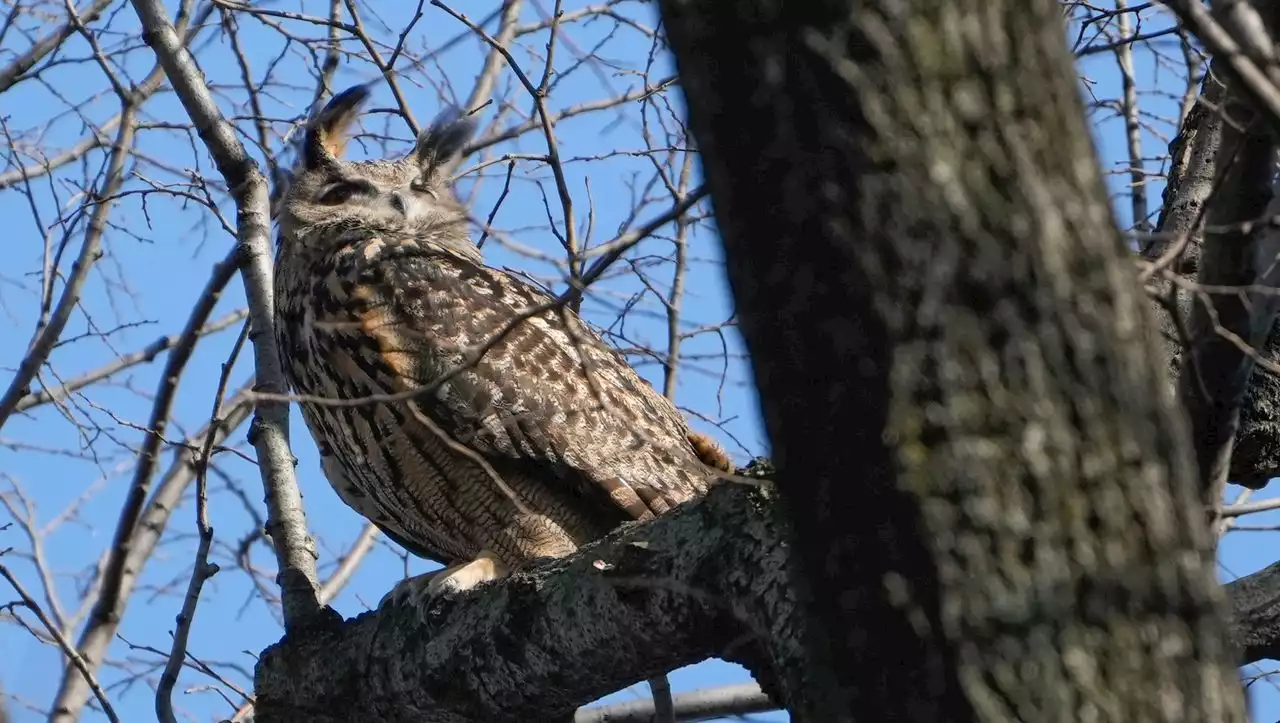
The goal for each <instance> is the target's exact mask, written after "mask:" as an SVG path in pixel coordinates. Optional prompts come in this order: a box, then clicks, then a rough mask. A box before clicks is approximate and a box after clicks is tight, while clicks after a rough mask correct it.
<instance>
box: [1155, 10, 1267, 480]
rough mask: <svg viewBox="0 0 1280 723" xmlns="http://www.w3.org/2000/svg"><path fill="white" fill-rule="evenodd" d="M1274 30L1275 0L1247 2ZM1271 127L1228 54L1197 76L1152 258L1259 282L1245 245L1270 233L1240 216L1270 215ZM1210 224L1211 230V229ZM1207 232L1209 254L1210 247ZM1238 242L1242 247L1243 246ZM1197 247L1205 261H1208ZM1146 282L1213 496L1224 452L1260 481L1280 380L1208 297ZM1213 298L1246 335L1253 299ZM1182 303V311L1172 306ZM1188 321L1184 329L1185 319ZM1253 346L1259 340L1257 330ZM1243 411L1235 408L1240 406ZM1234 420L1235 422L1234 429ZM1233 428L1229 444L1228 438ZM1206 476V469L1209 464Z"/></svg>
mask: <svg viewBox="0 0 1280 723" xmlns="http://www.w3.org/2000/svg"><path fill="white" fill-rule="evenodd" d="M1252 5H1253V6H1254V7H1255V8H1256V9H1257V10H1258V11H1259V18H1260V19H1261V21H1262V23H1263V24H1264V25H1265V28H1266V30H1267V31H1268V33H1269V34H1270V35H1271V36H1272V37H1275V36H1276V31H1277V30H1278V29H1280V2H1277V0H1259V1H1258V2H1254V3H1252ZM1272 144H1273V141H1272V139H1271V134H1270V126H1269V125H1268V123H1266V122H1263V120H1262V119H1260V118H1259V114H1258V112H1257V111H1256V110H1255V108H1254V104H1253V103H1252V102H1251V101H1250V100H1249V99H1248V97H1247V95H1246V94H1245V93H1244V92H1243V91H1242V90H1241V88H1240V87H1239V83H1238V82H1236V81H1235V80H1234V79H1233V74H1232V73H1231V70H1230V62H1229V59H1227V58H1223V57H1215V58H1214V59H1213V61H1212V62H1211V63H1210V64H1209V70H1208V72H1207V73H1206V74H1205V77H1204V80H1203V81H1202V82H1201V86H1200V96H1199V98H1197V100H1196V103H1195V105H1194V106H1192V108H1191V110H1190V112H1188V114H1187V117H1186V118H1185V119H1184V120H1183V123H1182V128H1181V129H1180V130H1179V133H1178V135H1177V137H1176V138H1175V139H1174V141H1173V143H1171V144H1170V154H1171V156H1172V164H1171V166H1170V169H1169V178H1168V184H1167V185H1166V186H1165V191H1164V199H1163V200H1164V204H1163V206H1164V208H1163V210H1162V211H1161V214H1160V219H1159V223H1158V224H1157V227H1156V234H1157V235H1156V237H1155V238H1154V239H1153V241H1152V243H1150V244H1148V245H1146V246H1145V247H1144V248H1143V249H1142V255H1143V257H1144V258H1146V259H1147V260H1149V261H1153V262H1159V261H1160V259H1161V257H1162V256H1163V255H1165V254H1166V253H1168V252H1170V251H1172V252H1174V253H1176V254H1177V257H1176V258H1170V259H1169V260H1167V261H1165V262H1163V265H1164V268H1166V269H1167V270H1168V271H1170V272H1173V273H1176V274H1178V275H1179V277H1180V278H1182V279H1185V280H1188V281H1198V282H1200V283H1204V284H1215V285H1228V286H1229V285H1239V284H1240V283H1241V282H1243V283H1244V284H1251V283H1253V282H1254V280H1255V277H1256V276H1257V275H1258V274H1257V269H1255V268H1254V266H1255V264H1254V256H1255V255H1254V254H1251V253H1248V251H1249V250H1250V246H1251V244H1249V243H1248V242H1249V241H1251V240H1253V239H1252V238H1251V237H1252V236H1254V235H1255V234H1262V233H1269V234H1270V235H1273V236H1274V231H1272V230H1270V229H1266V228H1259V227H1255V228H1253V229H1252V232H1253V233H1249V234H1244V233H1240V230H1239V229H1240V226H1239V224H1240V223H1242V222H1249V221H1254V220H1256V219H1258V218H1259V217H1260V216H1262V215H1263V211H1264V209H1265V208H1266V204H1267V202H1268V200H1269V199H1270V198H1271V174H1270V167H1271V162H1270V152H1271V146H1272ZM1206 223H1207V224H1208V225H1209V227H1210V228H1211V229H1213V230H1216V233H1209V234H1205V233H1204V232H1203V231H1204V225H1205V224H1206ZM1206 235H1207V237H1208V238H1207V241H1208V246H1209V248H1208V252H1207V254H1205V253H1204V251H1203V249H1204V247H1205V243H1206ZM1242 252H1243V253H1242ZM1202 256H1203V257H1204V258H1203V261H1204V263H1203V264H1202ZM1151 285H1152V286H1153V287H1154V288H1156V289H1157V290H1158V291H1159V293H1160V294H1161V296H1163V297H1165V299H1166V301H1165V302H1163V303H1162V304H1157V305H1156V308H1157V318H1158V320H1159V323H1160V327H1161V329H1162V332H1163V334H1164V336H1165V339H1166V347H1165V349H1166V354H1167V355H1168V358H1169V362H1170V366H1171V368H1172V369H1173V370H1174V373H1175V375H1177V376H1178V377H1179V379H1178V381H1179V384H1181V385H1182V389H1183V393H1184V397H1183V399H1184V400H1185V401H1186V404H1187V408H1188V413H1189V416H1190V418H1191V419H1192V420H1193V432H1192V438H1193V441H1194V443H1195V447H1196V450H1197V456H1198V457H1199V458H1200V459H1201V462H1200V464H1201V465H1202V466H1204V467H1206V469H1207V468H1209V467H1213V466H1215V465H1216V466H1217V467H1218V468H1219V470H1218V473H1217V474H1216V475H1212V476H1214V477H1216V479H1214V480H1213V482H1214V483H1215V484H1212V485H1209V486H1208V487H1209V489H1208V490H1206V491H1207V494H1208V496H1209V498H1211V499H1215V500H1216V499H1217V496H1216V495H1217V494H1218V493H1219V490H1218V489H1215V488H1218V487H1219V486H1220V485H1219V484H1218V483H1220V482H1221V477H1222V476H1223V475H1222V473H1221V472H1222V471H1221V467H1222V464H1223V461H1224V459H1229V460H1230V464H1229V468H1228V471H1227V475H1226V477H1227V478H1228V479H1230V480H1231V481H1233V482H1236V483H1237V484H1242V485H1245V486H1248V487H1252V488H1254V489H1257V488H1260V487H1262V486H1264V485H1266V483H1267V481H1268V480H1269V479H1271V478H1272V477H1275V476H1277V475H1280V379H1277V378H1276V376H1275V375H1273V374H1252V375H1251V372H1252V371H1253V366H1254V365H1253V362H1252V359H1251V358H1250V357H1249V356H1248V355H1246V354H1243V353H1242V352H1241V351H1240V349H1239V347H1238V346H1236V345H1235V344H1234V343H1232V342H1231V341H1230V340H1228V339H1226V338H1224V337H1223V336H1222V335H1221V334H1218V333H1216V332H1215V330H1214V329H1213V328H1212V324H1211V323H1210V322H1211V319H1210V318H1209V316H1208V314H1206V313H1205V311H1206V308H1207V307H1205V305H1204V304H1203V303H1201V304H1197V305H1196V306H1197V308H1198V313H1196V314H1195V315H1194V318H1193V314H1192V304H1191V299H1192V296H1193V294H1192V293H1191V292H1190V291H1188V290H1187V289H1186V288H1173V285H1172V284H1171V283H1170V282H1169V281H1166V280H1164V279H1163V278H1162V275H1154V276H1153V277H1152V280H1151ZM1201 298H1202V299H1207V300H1211V301H1212V302H1213V303H1214V307H1215V308H1214V312H1215V315H1216V316H1217V317H1218V320H1219V322H1220V323H1221V324H1222V325H1223V326H1225V327H1226V328H1228V329H1231V330H1232V332H1233V333H1235V334H1237V335H1238V336H1241V337H1244V338H1248V337H1249V336H1250V333H1249V330H1248V328H1247V327H1248V321H1249V311H1250V309H1249V308H1248V307H1250V306H1254V305H1256V302H1257V301H1258V300H1259V299H1258V297H1252V298H1250V299H1248V303H1244V300H1243V299H1241V298H1240V297H1237V296H1233V295H1217V294H1215V295H1211V296H1210V295H1204V296H1202V297H1201ZM1175 304H1176V308H1177V309H1178V311H1179V318H1178V320H1175V319H1174V318H1173V317H1172V316H1170V314H1169V313H1168V307H1173V306H1174V305H1175ZM1180 327H1181V328H1180ZM1184 336H1189V337H1190V340H1191V343H1192V345H1193V347H1194V354H1193V359H1194V360H1196V361H1197V362H1198V363H1193V364H1191V365H1190V366H1188V369H1193V370H1194V369H1197V368H1198V369H1199V373H1198V374H1195V375H1194V376H1190V375H1188V376H1184V375H1183V374H1182V369H1183V367H1184V366H1187V364H1186V361H1187V360H1185V359H1184V356H1183V337H1184ZM1251 341H1253V342H1255V344H1256V343H1257V342H1258V341H1260V340H1258V339H1253V340H1251ZM1264 349H1265V351H1264V353H1265V355H1266V356H1267V357H1269V358H1271V359H1276V358H1280V334H1277V332H1276V328H1275V326H1274V325H1272V328H1271V333H1270V338H1269V339H1267V340H1266V344H1265V347H1264ZM1234 410H1238V411H1234ZM1231 427H1236V429H1234V430H1232V429H1231ZM1232 431H1234V437H1235V443H1234V449H1231V448H1230V447H1229V446H1228V445H1227V444H1225V440H1226V439H1227V438H1228V437H1229V436H1230V435H1229V434H1228V433H1230V432H1232ZM1206 476H1210V474H1209V473H1208V472H1206Z"/></svg>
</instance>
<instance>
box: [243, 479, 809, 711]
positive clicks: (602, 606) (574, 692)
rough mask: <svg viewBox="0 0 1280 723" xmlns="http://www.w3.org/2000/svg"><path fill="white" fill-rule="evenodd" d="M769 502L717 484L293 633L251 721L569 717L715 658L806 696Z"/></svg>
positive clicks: (264, 678)
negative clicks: (567, 552)
mask: <svg viewBox="0 0 1280 723" xmlns="http://www.w3.org/2000/svg"><path fill="white" fill-rule="evenodd" d="M769 497H770V496H769V495H768V494H767V493H765V492H763V491H760V490H757V489H754V488H751V487H745V486H742V485H722V486H720V487H718V488H717V489H714V490H713V491H712V492H711V494H709V495H708V496H707V498H706V499H704V500H701V501H699V502H697V503H695V504H691V505H687V506H684V507H681V508H680V509H678V510H676V511H675V512H673V513H670V514H668V515H664V516H663V517H662V518H660V519H658V520H657V521H655V522H652V523H649V524H643V525H641V524H631V525H628V526H626V527H624V528H623V529H621V530H619V531H618V532H616V533H614V534H613V535H611V536H609V537H608V538H606V539H605V540H603V541H601V542H599V543H597V544H595V545H591V546H589V547H586V548H584V549H583V550H582V551H580V552H579V553H578V554H576V555H574V556H572V557H570V558H566V559H564V560H559V561H556V562H555V563H554V564H551V565H548V566H546V567H543V568H540V569H538V570H535V571H531V572H526V573H519V574H516V575H513V576H511V577H510V578H508V579H506V580H504V581H502V582H500V583H498V584H494V585H484V586H482V587H479V588H476V589H475V590H472V591H469V592H467V593H465V594H462V595H459V596H457V597H454V598H450V599H445V600H442V601H439V602H437V603H436V604H434V605H432V607H431V608H430V609H429V610H427V611H425V613H424V614H423V617H422V618H420V617H419V614H418V612H417V611H416V610H414V609H413V608H412V607H410V606H404V607H394V606H393V607H389V608H387V609H385V610H381V611H377V612H369V613H365V614H364V615H361V616H359V617H357V618H355V619H353V620H348V621H346V622H345V623H343V624H340V625H334V626H332V627H329V628H328V629H319V628H316V629H310V630H303V631H301V632H299V633H292V632H290V633H288V634H286V636H285V638H284V639H283V640H282V641H280V643H278V644H276V645H274V646H272V647H271V648H268V649H267V650H266V651H264V652H263V654H262V657H261V659H260V660H259V663H258V666H257V671H256V676H255V678H256V680H255V684H256V685H255V688H256V696H257V701H256V705H255V708H256V720H257V721H258V723H273V722H280V723H285V722H289V723H291V722H292V721H300V720H306V721H313V722H314V723H338V722H339V721H343V722H345V721H361V722H362V723H364V722H368V723H383V722H385V723H393V722H394V723H401V722H403V723H409V722H410V721H412V722H413V723H463V722H466V721H471V722H479V721H485V722H486V723H501V722H503V721H563V720H571V719H572V714H573V711H574V709H576V708H577V707H578V706H581V705H583V704H585V703H588V702H590V701H592V700H595V699H597V698H599V697H601V696H604V695H607V694H608V693H611V692H613V691H615V690H619V689H621V688H624V687H626V686H628V685H632V684H635V683H638V682H640V681H642V680H646V679H648V678H651V677H653V676H655V675H660V674H663V673H666V672H668V671H671V670H674V669H676V668H678V667H681V666H683V665H689V664H692V663H696V662H699V661H702V660H705V659H706V658H708V657H712V656H720V657H724V658H726V659H730V660H737V661H739V662H741V663H743V664H744V665H746V666H747V667H748V668H750V669H752V670H753V671H755V672H756V673H757V677H758V678H759V679H760V680H761V682H762V685H763V686H764V687H765V689H766V690H767V691H769V692H770V693H771V694H772V695H773V697H774V698H775V699H778V700H780V701H783V702H785V701H786V700H787V695H788V694H787V693H786V691H798V692H799V694H804V692H805V691H806V687H807V686H806V678H807V676H808V675H809V671H807V670H806V668H805V666H804V665H802V664H801V663H802V662H803V657H802V652H803V648H802V645H801V642H800V641H801V636H802V626H803V623H804V621H803V619H802V618H799V617H797V616H796V615H795V613H794V611H795V601H794V596H793V592H792V588H791V585H790V577H791V575H790V574H789V570H788V566H789V564H790V563H789V556H788V553H787V547H786V545H785V544H781V539H782V537H781V535H780V533H779V531H778V526H779V522H780V519H781V514H780V512H779V507H778V506H777V505H775V504H773V503H772V502H771V501H770V498H769ZM775 671H776V676H777V677H775Z"/></svg>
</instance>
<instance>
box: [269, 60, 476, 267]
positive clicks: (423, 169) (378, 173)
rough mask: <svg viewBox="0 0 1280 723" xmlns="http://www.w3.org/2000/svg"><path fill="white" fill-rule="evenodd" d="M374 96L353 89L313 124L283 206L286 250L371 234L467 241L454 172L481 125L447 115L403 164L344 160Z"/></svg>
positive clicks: (454, 112)
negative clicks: (451, 175) (362, 111)
mask: <svg viewBox="0 0 1280 723" xmlns="http://www.w3.org/2000/svg"><path fill="white" fill-rule="evenodd" d="M369 93H370V91H369V87H368V85H357V86H355V87H353V88H348V89H347V90H345V91H343V92H341V93H339V94H338V95H335V96H334V97H333V99H332V100H330V101H329V103H328V104H327V105H325V107H324V109H323V110H321V111H320V112H319V113H318V114H316V116H315V117H314V118H313V119H312V120H311V122H310V123H309V124H308V125H307V129H306V132H305V134H304V137H303V140H302V146H301V148H300V149H299V151H300V152H299V160H298V164H297V166H296V167H295V168H294V169H293V171H292V172H291V173H290V174H289V177H288V179H287V187H286V189H285V190H284V192H283V193H282V194H281V196H280V199H279V206H278V214H279V220H280V226H281V232H282V233H281V239H282V243H285V242H288V243H308V242H318V240H320V239H325V238H330V239H332V238H336V237H337V235H338V234H346V233H348V232H351V231H366V230H367V231H369V232H371V233H379V234H383V235H401V234H403V235H404V236H406V237H415V238H422V239H431V238H438V237H457V236H462V237H465V235H466V230H465V221H466V215H465V212H464V210H463V207H462V205H461V204H460V203H459V202H458V199H457V197H456V196H455V195H454V193H453V189H452V186H451V184H450V183H449V178H448V173H449V169H450V168H451V167H452V165H453V164H452V161H454V160H456V159H457V158H458V157H459V156H460V155H461V153H462V150H463V147H464V146H466V144H467V141H469V140H471V137H472V136H473V135H474V134H475V131H476V122H475V120H474V119H472V118H469V117H467V116H465V115H463V113H462V112H461V111H460V110H458V109H457V108H448V109H446V110H445V111H443V112H442V113H440V115H439V116H437V117H436V119H435V120H434V121H432V123H431V125H430V126H429V127H428V128H427V129H426V130H425V131H423V132H422V134H421V135H420V136H418V139H417V142H416V143H415V144H414V147H413V149H412V150H410V151H409V153H408V154H407V155H405V156H404V157H402V158H393V159H381V160H371V161H347V160H344V159H343V155H344V152H345V150H346V146H347V141H348V140H349V138H350V131H351V128H352V126H353V125H354V124H355V120H356V118H357V117H358V116H359V114H360V108H361V106H363V105H364V102H365V101H366V100H368V98H369Z"/></svg>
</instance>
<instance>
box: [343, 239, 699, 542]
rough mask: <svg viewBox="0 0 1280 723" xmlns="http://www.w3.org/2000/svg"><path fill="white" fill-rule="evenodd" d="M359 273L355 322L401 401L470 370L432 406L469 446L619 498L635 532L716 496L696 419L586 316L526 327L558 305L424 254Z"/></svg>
mask: <svg viewBox="0 0 1280 723" xmlns="http://www.w3.org/2000/svg"><path fill="white" fill-rule="evenodd" d="M357 263H358V265H359V268H358V269H354V271H355V274H354V276H355V283H354V286H353V287H352V289H351V290H350V292H349V298H350V299H351V300H352V301H353V302H354V309H353V311H354V313H356V315H357V316H358V320H359V325H360V327H361V329H362V330H363V332H364V335H365V337H366V338H367V339H368V340H369V343H371V344H374V345H376V346H377V353H378V358H380V359H381V360H382V363H383V364H384V365H386V366H387V367H388V368H389V369H390V370H391V371H392V372H393V374H392V377H393V378H394V379H396V381H397V384H396V386H398V387H399V389H400V390H408V389H412V388H415V387H422V386H424V385H428V384H431V383H433V382H435V381H436V380H438V379H439V378H440V377H441V376H442V375H444V374H446V373H450V372H454V371H455V370H456V369H457V368H459V367H463V371H461V372H458V373H454V374H453V376H451V377H450V378H449V379H448V380H447V381H445V382H444V383H443V384H439V385H438V386H437V388H436V389H434V391H432V392H430V394H429V395H427V396H424V397H421V398H419V406H420V409H421V411H422V412H423V413H424V414H425V415H426V416H428V417H429V418H430V422H431V423H433V424H434V425H436V426H438V427H439V429H440V430H441V431H442V432H443V433H444V434H447V435H448V436H450V437H451V438H453V440H455V441H456V442H458V443H460V444H462V445H464V446H465V447H466V448H468V449H470V450H472V451H473V452H475V453H476V454H479V455H481V456H482V457H483V458H485V459H487V460H490V461H496V462H505V463H511V462H517V463H519V464H520V465H521V466H520V468H521V470H522V471H525V472H528V471H529V470H539V471H542V472H544V473H545V474H544V477H545V479H547V480H548V482H556V483H561V484H566V485H569V486H571V487H572V488H573V489H575V491H577V492H578V493H580V494H584V495H587V496H592V497H595V498H597V499H600V498H601V497H603V498H607V499H608V500H610V501H611V502H612V503H613V504H614V505H615V506H617V507H618V508H620V510H621V511H623V512H624V513H625V514H626V515H627V516H630V517H631V518H633V519H647V518H649V517H651V516H654V515H658V514H662V513H663V512H665V511H666V510H667V509H670V508H671V507H673V506H674V505H676V504H679V503H681V502H684V501H686V500H688V499H690V498H692V497H695V496H698V495H699V494H701V493H703V492H705V491H706V489H707V485H708V484H709V482H710V480H711V479H712V477H713V475H712V474H710V473H709V470H708V469H707V468H706V467H705V466H704V465H703V464H702V463H701V462H700V460H699V457H698V454H697V452H696V450H695V448H694V446H693V444H691V442H690V437H689V434H690V432H689V428H688V425H687V423H686V421H685V420H684V418H683V416H682V415H681V414H680V413H679V411H678V410H677V409H676V408H675V406H674V405H673V404H672V403H671V402H670V401H669V400H668V399H666V398H665V397H663V396H662V395H660V394H658V392H657V391H656V390H654V389H653V387H652V386H650V385H649V384H648V383H647V382H645V381H644V380H643V379H641V378H640V376H639V375H638V374H637V373H636V372H635V370H633V369H632V368H631V366H630V365H629V364H627V362H626V360H625V359H624V358H623V357H622V355H621V354H619V353H618V352H617V351H616V350H614V349H612V348H611V347H609V346H607V345H606V344H605V343H604V342H603V341H602V340H601V339H600V338H599V336H598V335H596V334H595V333H594V332H593V331H592V330H591V329H590V328H589V327H587V326H586V324H585V323H583V322H582V321H581V320H580V319H579V318H578V316H577V314H575V313H574V312H573V311H572V310H570V309H567V308H559V309H547V310H544V311H542V312H540V313H537V314H533V315H532V316H530V317H529V318H527V319H523V320H521V316H522V315H523V314H527V313H528V312H529V310H531V309H534V308H536V307H538V306H539V305H544V304H549V302H551V301H552V300H551V297H549V296H548V295H546V294H545V293H543V292H541V291H539V290H537V289H535V288H534V287H532V286H531V285H529V284H527V283H525V282H524V281H522V280H520V279H518V278H517V277H515V276H513V275H511V274H508V273H506V272H504V271H499V270H497V269H492V268H489V267H487V266H484V265H483V264H481V263H478V262H476V261H474V260H472V259H468V258H461V257H459V256H457V255H453V254H450V253H442V252H440V251H437V250H435V249H432V248H430V247H428V246H424V245H418V244H414V245H408V244H404V245H395V246H390V245H388V246H385V247H380V248H378V249H377V250H376V252H375V251H366V253H364V254H360V255H359V256H358V257H357ZM500 332H505V333H503V335H502V336H501V338H499V339H498V340H497V341H496V342H494V341H492V340H493V339H494V337H495V336H496V335H498V334H499V333H500ZM486 345H488V347H487V348H485V347H486ZM482 350H483V354H482V355H480V356H479V359H478V361H477V360H476V356H477V355H479V354H480V353H481V351H482ZM371 351H372V350H371ZM495 466H496V465H495Z"/></svg>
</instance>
